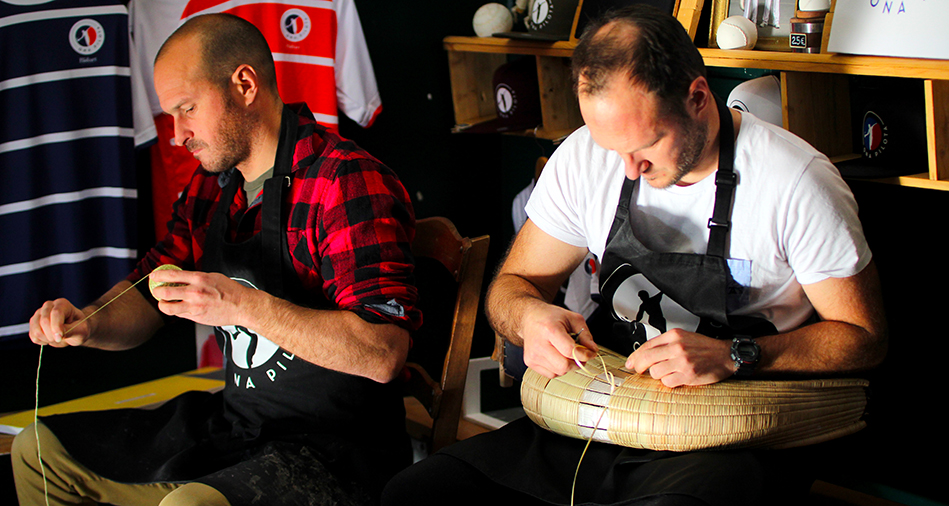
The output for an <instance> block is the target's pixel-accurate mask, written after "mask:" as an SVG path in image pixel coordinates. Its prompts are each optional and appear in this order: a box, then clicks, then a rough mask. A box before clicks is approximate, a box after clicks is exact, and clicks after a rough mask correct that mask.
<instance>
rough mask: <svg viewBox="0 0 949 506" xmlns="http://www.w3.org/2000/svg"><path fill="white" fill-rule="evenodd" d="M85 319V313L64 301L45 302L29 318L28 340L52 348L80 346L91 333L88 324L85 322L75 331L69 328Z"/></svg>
mask: <svg viewBox="0 0 949 506" xmlns="http://www.w3.org/2000/svg"><path fill="white" fill-rule="evenodd" d="M85 317H86V314H85V313H83V312H82V311H81V310H79V309H78V308H77V307H76V306H74V305H72V303H70V302H69V301H68V300H66V299H56V300H50V301H46V303H44V304H43V305H42V307H40V308H39V309H37V310H36V312H35V313H33V317H32V318H30V340H31V341H33V342H34V343H36V344H39V345H43V344H48V345H50V346H52V347H54V348H63V347H66V346H82V344H83V343H84V342H85V341H86V339H88V337H89V335H90V333H91V329H90V326H89V323H90V322H88V321H85V322H83V323H82V324H81V325H79V326H77V327H76V328H75V329H71V327H72V326H73V325H76V323H77V322H79V321H82V319H83V318H85ZM70 329H71V330H70ZM67 330H70V332H69V334H66V331H67Z"/></svg>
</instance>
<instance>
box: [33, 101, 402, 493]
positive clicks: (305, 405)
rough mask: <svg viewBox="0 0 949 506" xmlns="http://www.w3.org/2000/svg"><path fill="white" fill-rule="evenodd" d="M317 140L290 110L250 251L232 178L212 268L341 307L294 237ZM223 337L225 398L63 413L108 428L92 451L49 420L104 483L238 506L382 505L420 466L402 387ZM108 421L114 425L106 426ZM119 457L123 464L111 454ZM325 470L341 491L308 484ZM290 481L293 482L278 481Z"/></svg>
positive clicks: (247, 339)
mask: <svg viewBox="0 0 949 506" xmlns="http://www.w3.org/2000/svg"><path fill="white" fill-rule="evenodd" d="M304 113H308V111H305V110H304ZM313 132H314V127H313V125H311V124H307V125H302V126H298V117H297V115H296V114H295V113H294V112H293V111H291V110H290V109H289V108H286V107H285V108H284V111H283V117H282V125H281V130H280V140H279V144H278V148H277V157H276V162H275V165H274V172H273V176H272V177H271V178H270V179H269V180H267V181H266V182H265V183H264V190H263V202H262V204H261V205H262V208H261V211H260V212H261V218H262V219H261V230H260V232H259V233H257V234H255V235H254V236H252V237H251V238H250V239H247V240H246V241H243V242H240V243H230V242H228V241H227V239H226V238H227V231H228V226H229V222H230V221H231V220H230V219H229V217H228V214H227V213H228V207H229V204H230V203H231V202H233V199H234V196H235V193H236V192H237V190H238V188H241V187H242V185H243V178H242V176H241V174H240V172H239V171H237V170H232V171H231V177H230V181H229V182H228V183H227V184H226V185H225V187H224V189H223V191H222V195H221V198H220V200H219V205H218V206H217V210H216V211H215V214H214V216H213V217H212V218H211V223H210V226H209V229H208V233H207V240H206V242H205V250H204V255H203V257H202V266H201V268H202V270H204V271H205V272H219V273H222V274H224V275H227V276H229V277H231V278H232V279H235V280H237V281H238V282H240V283H242V284H244V285H245V286H249V287H253V288H256V289H260V290H265V291H267V292H268V293H269V294H271V295H273V296H275V297H279V298H282V299H285V300H287V301H290V302H292V303H294V304H296V305H299V306H303V307H310V308H316V309H335V306H333V305H332V304H331V303H330V302H329V301H327V300H326V298H325V297H324V296H323V294H322V292H317V293H315V294H314V293H312V292H308V291H306V290H304V288H303V286H302V283H301V282H300V280H299V277H298V276H297V274H296V272H295V271H294V268H293V264H292V262H291V257H290V252H289V249H288V246H287V239H286V238H287V235H286V223H287V220H288V216H287V209H286V208H288V207H289V205H288V204H287V203H286V202H285V190H286V189H287V188H288V186H289V183H290V174H291V170H292V161H293V153H294V148H295V146H296V143H297V141H298V140H299V139H302V138H305V137H309V136H310V135H312V134H313ZM300 170H306V169H305V168H301V169H300ZM240 216H243V215H240ZM247 219H253V218H252V217H250V216H248V217H247ZM233 226H236V224H235V225H233ZM215 333H216V334H217V337H218V342H219V343H220V344H221V345H222V349H223V350H224V359H225V384H226V386H225V388H224V390H223V392H219V393H217V394H205V393H203V392H191V393H187V394H184V395H182V396H179V397H178V398H176V399H173V400H172V401H170V402H169V403H167V404H166V405H164V406H162V407H160V408H158V409H156V410H154V411H144V410H121V411H116V412H108V413H89V414H77V415H63V417H64V418H68V417H71V416H85V417H92V418H96V419H97V420H96V421H95V422H94V423H96V424H99V425H98V426H100V427H104V428H105V429H108V430H103V432H107V433H109V434H108V435H106V436H105V437H103V438H99V439H98V440H97V443H96V444H95V445H93V448H91V449H90V448H89V446H90V445H88V444H83V443H82V442H80V441H75V440H76V439H85V440H87V441H88V440H89V434H88V432H85V429H84V430H83V432H84V434H82V437H81V438H75V437H71V436H70V434H69V432H76V431H69V430H68V428H67V427H66V424H71V423H72V422H69V421H68V420H64V421H63V422H60V421H57V420H56V418H57V417H51V418H48V419H44V422H47V425H50V426H51V427H50V428H51V429H52V430H53V432H54V433H56V434H57V436H59V437H60V439H61V440H63V445H64V447H66V448H67V449H68V450H69V451H70V453H71V454H73V456H74V457H76V458H77V460H79V461H80V462H83V463H84V464H85V463H92V465H89V464H87V465H88V466H89V467H90V468H92V469H93V470H94V471H96V472H98V473H100V474H102V475H103V476H106V477H108V478H110V479H113V480H116V481H122V482H134V483H142V482H158V481H162V482H178V481H200V482H203V483H207V484H208V485H211V486H212V487H214V488H216V489H218V490H220V491H221V492H222V493H224V495H225V496H227V497H228V499H229V500H230V501H231V503H232V504H235V505H236V504H241V503H244V502H249V501H250V500H252V499H253V498H254V496H256V495H258V494H259V493H260V492H261V491H263V492H264V493H265V494H266V497H267V498H268V499H267V503H268V504H281V503H286V504H305V503H306V500H303V499H301V498H306V497H310V498H311V499H312V498H313V497H329V498H333V499H332V500H341V499H339V498H338V497H336V496H335V495H333V494H334V493H335V492H334V491H333V490H331V489H332V488H333V487H335V486H337V485H338V486H339V487H341V488H342V489H344V490H347V491H356V492H358V493H359V494H360V495H361V496H363V497H369V498H371V497H375V496H377V495H378V493H379V492H380V491H381V488H382V486H383V485H384V484H385V482H386V481H387V480H388V478H389V477H391V476H392V475H393V474H394V473H396V472H398V470H400V469H401V468H403V467H405V466H406V465H408V464H409V463H410V462H411V449H410V446H409V442H408V437H407V436H406V434H405V429H404V427H405V425H404V424H405V422H404V420H405V412H404V408H403V403H402V399H401V389H400V385H398V384H397V383H395V382H393V383H389V384H379V383H377V382H375V381H372V380H370V379H368V378H363V377H359V376H354V375H350V374H345V373H340V372H336V371H332V370H329V369H325V368H323V367H319V366H316V365H314V364H311V363H309V362H306V361H304V360H303V359H301V358H299V357H296V356H294V355H293V354H292V353H290V352H288V351H286V350H284V349H283V348H280V347H278V346H277V345H276V344H274V343H272V342H271V341H270V340H268V339H266V337H265V336H260V335H257V334H256V333H255V332H254V331H253V329H247V328H243V327H236V326H224V327H218V328H216V329H215ZM222 408H223V409H222ZM103 416H105V417H107V420H108V421H107V422H106V421H104V419H103V418H98V417H103ZM47 420H48V421H47ZM50 422H51V423H50ZM79 426H85V427H88V425H86V424H82V425H79ZM116 427H119V428H121V429H122V430H118V431H117V430H116ZM127 427H128V428H132V427H134V430H130V429H127ZM60 434H62V436H60ZM73 435H78V434H73ZM116 448H123V449H127V451H122V452H116ZM104 451H107V452H111V453H110V457H109V458H108V459H103V458H102V455H103V453H102V452H104ZM116 453H118V454H119V455H120V458H118V459H114V458H113V457H112V455H114V454H116ZM275 463H276V464H275ZM275 466H277V467H276V468H275ZM323 467H325V468H326V469H328V470H329V471H330V472H331V473H332V474H333V476H334V478H333V479H332V480H331V481H332V483H327V482H326V481H325V480H322V481H320V480H317V479H315V478H314V476H312V475H311V476H308V474H307V473H315V474H316V475H319V474H325V473H320V472H319V471H322V470H323ZM317 468H319V469H317ZM289 471H292V472H289ZM285 475H286V476H291V477H292V479H289V480H287V481H285V482H282V483H281V482H279V479H280V478H281V477H282V476H285ZM261 482H265V483H266V485H265V486H264V485H261ZM310 485H312V487H310V488H308V486H310ZM328 489H329V490H328ZM343 502H345V501H343Z"/></svg>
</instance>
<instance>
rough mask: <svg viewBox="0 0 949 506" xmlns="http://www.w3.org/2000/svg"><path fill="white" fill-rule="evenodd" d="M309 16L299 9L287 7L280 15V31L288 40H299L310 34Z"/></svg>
mask: <svg viewBox="0 0 949 506" xmlns="http://www.w3.org/2000/svg"><path fill="white" fill-rule="evenodd" d="M310 27H311V24H310V16H308V15H307V13H305V12H303V11H302V10H300V9H289V10H287V11H286V12H284V13H283V16H281V17H280V33H282V34H283V38H285V39H287V40H289V41H290V42H300V41H301V40H303V39H305V38H306V36H307V35H309V34H310Z"/></svg>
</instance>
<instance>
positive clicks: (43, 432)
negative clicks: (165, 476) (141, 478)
mask: <svg viewBox="0 0 949 506" xmlns="http://www.w3.org/2000/svg"><path fill="white" fill-rule="evenodd" d="M36 429H37V431H38V432H39V439H40V451H41V453H42V457H43V463H44V464H45V466H44V467H45V468H46V469H45V470H46V480H45V482H46V483H45V488H44V480H43V471H42V470H41V469H40V465H39V461H38V459H37V452H36V436H35V433H34V427H33V425H30V426H29V427H27V428H25V429H23V431H22V432H20V434H19V435H17V437H16V438H15V439H14V440H13V451H12V455H11V460H12V463H13V479H14V482H15V483H16V493H17V498H18V499H19V500H20V506H33V505H37V506H42V505H45V504H46V495H47V493H48V497H49V504H50V506H63V505H70V504H96V503H107V504H113V505H115V506H124V505H146V504H148V505H160V506H198V505H207V506H229V505H230V503H228V501H227V499H226V498H225V497H224V496H223V495H222V494H221V493H220V492H218V491H217V490H215V489H214V488H211V487H209V486H207V485H204V484H202V483H188V484H181V483H144V484H141V483H140V484H128V483H119V482H115V481H112V480H108V479H106V478H103V477H102V476H99V475H98V474H96V473H94V472H92V471H90V470H89V469H88V468H87V467H85V466H83V465H82V464H80V463H78V462H76V461H75V460H73V459H72V457H70V456H69V453H67V452H66V449H65V448H63V446H62V444H60V442H59V439H57V438H56V436H55V435H53V433H52V432H50V430H49V429H48V428H46V426H45V425H43V423H42V422H37V426H36ZM47 491H48V492H47Z"/></svg>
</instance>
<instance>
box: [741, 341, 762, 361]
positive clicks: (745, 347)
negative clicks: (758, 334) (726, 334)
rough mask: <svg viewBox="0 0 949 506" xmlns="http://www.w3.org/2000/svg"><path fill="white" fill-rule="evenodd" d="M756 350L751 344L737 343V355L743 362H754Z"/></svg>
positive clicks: (756, 354) (746, 342)
mask: <svg viewBox="0 0 949 506" xmlns="http://www.w3.org/2000/svg"><path fill="white" fill-rule="evenodd" d="M757 348H758V347H757V346H755V344H754V343H752V342H748V341H744V342H740V343H738V355H739V356H740V357H741V358H742V359H743V360H745V361H748V360H754V359H755V357H757V356H758V350H757Z"/></svg>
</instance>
